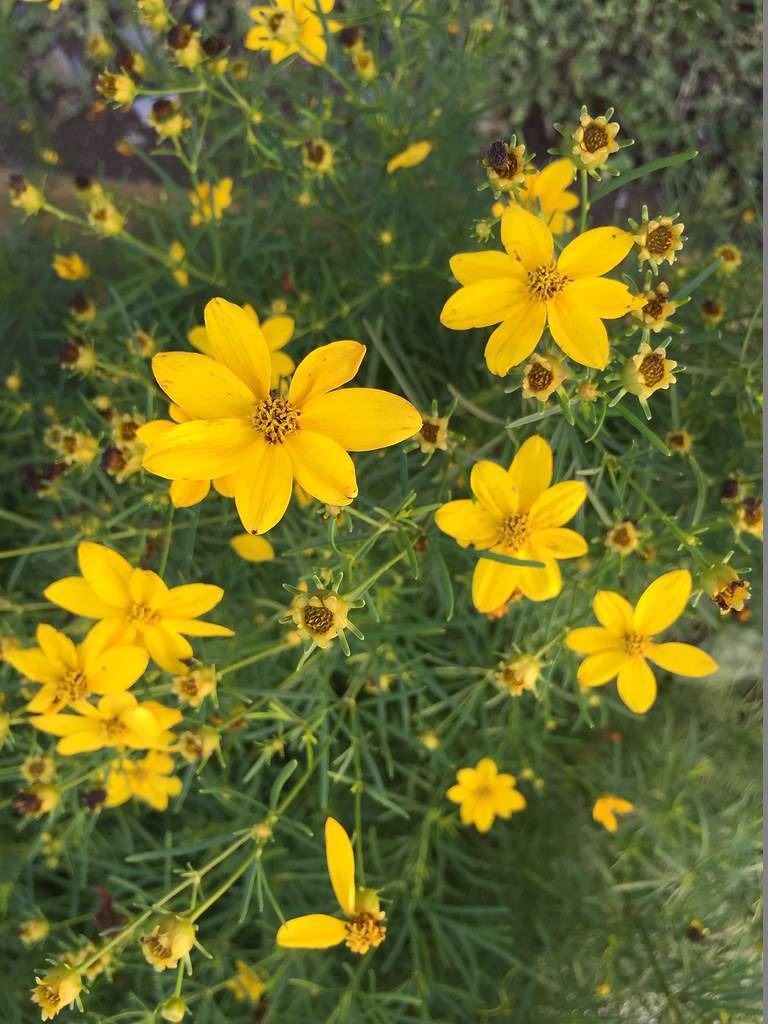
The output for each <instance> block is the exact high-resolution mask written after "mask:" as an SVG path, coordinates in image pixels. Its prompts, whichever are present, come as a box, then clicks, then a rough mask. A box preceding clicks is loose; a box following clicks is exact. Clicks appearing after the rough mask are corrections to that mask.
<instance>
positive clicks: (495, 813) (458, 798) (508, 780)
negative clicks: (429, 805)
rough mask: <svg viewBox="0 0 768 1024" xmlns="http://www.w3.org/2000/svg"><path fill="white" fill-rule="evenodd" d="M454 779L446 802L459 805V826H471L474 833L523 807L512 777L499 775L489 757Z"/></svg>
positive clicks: (523, 808) (503, 774)
mask: <svg viewBox="0 0 768 1024" xmlns="http://www.w3.org/2000/svg"><path fill="white" fill-rule="evenodd" d="M456 779H457V783H456V785H455V786H451V788H450V789H449V790H448V794H447V796H448V799H449V800H452V801H453V803H455V804H460V805H461V809H460V814H461V820H462V823H463V824H464V825H474V826H475V828H476V829H477V831H478V832H487V831H488V830H489V829H490V827H491V825H493V823H494V821H495V820H496V818H497V817H499V818H509V817H511V815H512V814H514V813H515V812H516V811H523V810H525V808H526V806H527V804H526V799H525V797H524V796H523V794H522V793H520V792H519V791H518V790H517V789H515V784H516V782H517V779H516V778H515V776H514V775H507V774H506V773H504V772H502V773H501V774H499V770H498V768H497V767H496V762H495V761H492V760H491V759H490V757H484V758H482V759H481V760H480V761H478V762H477V764H476V765H475V767H474V768H460V769H459V770H458V771H457V772H456Z"/></svg>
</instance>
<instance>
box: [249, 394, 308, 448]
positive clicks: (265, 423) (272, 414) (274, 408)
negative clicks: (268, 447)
mask: <svg viewBox="0 0 768 1024" xmlns="http://www.w3.org/2000/svg"><path fill="white" fill-rule="evenodd" d="M250 423H251V426H252V427H253V429H254V430H257V431H258V432H259V433H260V434H263V435H264V440H265V441H267V442H268V443H269V444H282V443H283V441H284V440H285V439H286V437H287V436H288V435H289V434H292V433H293V432H294V430H296V429H297V428H298V425H299V410H298V409H296V408H295V406H293V405H291V403H290V402H289V401H288V399H287V398H283V397H282V395H276V394H270V395H267V397H266V398H262V399H261V400H260V401H258V402H257V403H256V406H255V407H254V410H253V412H252V413H251V420H250Z"/></svg>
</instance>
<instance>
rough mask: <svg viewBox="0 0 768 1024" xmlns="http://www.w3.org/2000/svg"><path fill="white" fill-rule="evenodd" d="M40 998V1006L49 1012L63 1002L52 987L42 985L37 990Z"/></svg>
mask: <svg viewBox="0 0 768 1024" xmlns="http://www.w3.org/2000/svg"><path fill="white" fill-rule="evenodd" d="M37 993H38V995H39V996H40V1004H39V1005H40V1006H44V1007H45V1008H46V1009H48V1010H55V1009H56V1008H57V1007H58V1005H59V1003H60V1002H61V997H60V996H59V993H58V992H57V991H56V990H55V989H53V988H51V986H50V985H40V986H39V987H38V990H37Z"/></svg>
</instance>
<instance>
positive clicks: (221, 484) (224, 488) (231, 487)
mask: <svg viewBox="0 0 768 1024" xmlns="http://www.w3.org/2000/svg"><path fill="white" fill-rule="evenodd" d="M236 476H237V474H236V473H228V474H227V475H226V476H217V477H216V479H215V480H212V481H211V483H212V484H213V486H214V487H215V489H216V492H217V493H218V494H220V495H221V496H222V497H223V498H234V496H235V484H236Z"/></svg>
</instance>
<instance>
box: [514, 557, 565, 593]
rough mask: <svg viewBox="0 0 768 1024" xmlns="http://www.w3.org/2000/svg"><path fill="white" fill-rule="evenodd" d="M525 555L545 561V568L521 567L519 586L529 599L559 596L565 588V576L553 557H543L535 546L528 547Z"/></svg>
mask: <svg viewBox="0 0 768 1024" xmlns="http://www.w3.org/2000/svg"><path fill="white" fill-rule="evenodd" d="M525 555H527V556H530V557H531V558H533V559H535V560H536V561H543V562H544V568H543V569H536V568H534V567H533V566H530V565H526V566H521V568H520V581H519V583H518V586H519V587H520V589H521V590H522V592H523V593H524V594H525V596H526V597H527V598H528V600H529V601H550V600H551V599H552V598H553V597H557V595H558V594H559V593H560V591H561V590H562V589H563V577H562V576H561V574H560V566H559V565H558V564H557V562H556V561H555V560H554V559H553V558H552V559H550V558H543V557H542V556H541V553H540V552H538V551H536V549H535V548H530V549H527V550H526V552H525Z"/></svg>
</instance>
